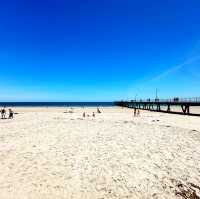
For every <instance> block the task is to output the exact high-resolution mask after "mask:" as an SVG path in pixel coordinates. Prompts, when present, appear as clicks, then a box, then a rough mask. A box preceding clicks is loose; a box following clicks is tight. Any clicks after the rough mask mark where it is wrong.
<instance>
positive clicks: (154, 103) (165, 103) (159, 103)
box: [114, 97, 200, 116]
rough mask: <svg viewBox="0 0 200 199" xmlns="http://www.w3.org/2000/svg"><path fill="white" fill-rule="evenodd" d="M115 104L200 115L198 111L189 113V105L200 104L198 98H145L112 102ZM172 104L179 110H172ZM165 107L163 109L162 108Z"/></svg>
mask: <svg viewBox="0 0 200 199" xmlns="http://www.w3.org/2000/svg"><path fill="white" fill-rule="evenodd" d="M114 104H115V105H116V106H121V107H127V108H133V109H134V108H136V109H141V110H149V111H156V112H164V113H173V114H183V115H193V116H200V113H191V111H190V107H192V106H200V98H199V97H196V98H173V99H166V100H160V99H155V100H151V99H147V100H131V101H116V102H114ZM172 106H176V107H180V108H181V111H180V112H177V111H172ZM163 107H165V110H164V109H162V108H163Z"/></svg>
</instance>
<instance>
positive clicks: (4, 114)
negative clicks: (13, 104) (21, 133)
mask: <svg viewBox="0 0 200 199" xmlns="http://www.w3.org/2000/svg"><path fill="white" fill-rule="evenodd" d="M1 118H2V119H6V109H5V107H4V108H3V109H2V110H1Z"/></svg>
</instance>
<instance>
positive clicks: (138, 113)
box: [137, 109, 140, 117]
mask: <svg viewBox="0 0 200 199" xmlns="http://www.w3.org/2000/svg"><path fill="white" fill-rule="evenodd" d="M137 116H138V117H139V116H140V109H138V111H137Z"/></svg>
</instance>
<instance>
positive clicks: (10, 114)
mask: <svg viewBox="0 0 200 199" xmlns="http://www.w3.org/2000/svg"><path fill="white" fill-rule="evenodd" d="M13 117H14V112H13V111H12V109H9V119H13Z"/></svg>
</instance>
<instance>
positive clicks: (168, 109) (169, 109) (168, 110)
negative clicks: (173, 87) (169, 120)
mask: <svg viewBox="0 0 200 199" xmlns="http://www.w3.org/2000/svg"><path fill="white" fill-rule="evenodd" d="M170 111H171V108H170V105H169V104H168V105H167V112H170Z"/></svg>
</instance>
